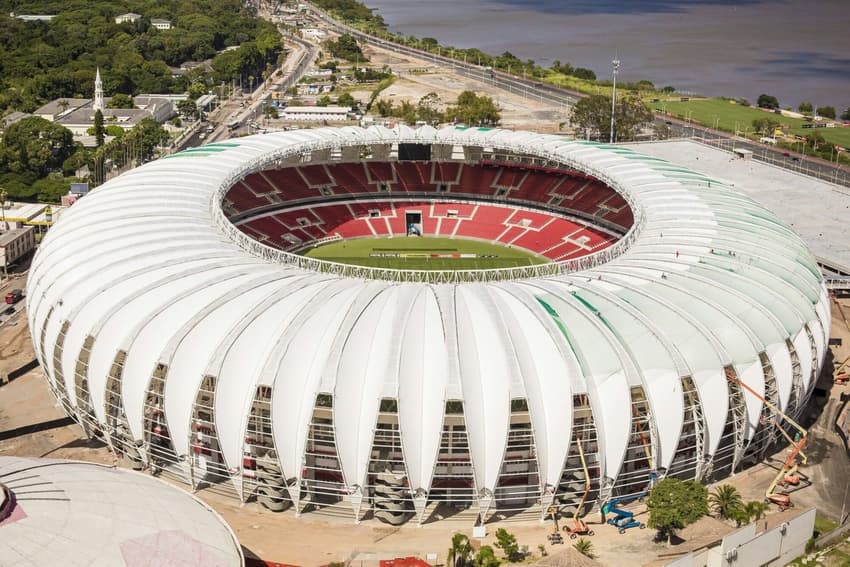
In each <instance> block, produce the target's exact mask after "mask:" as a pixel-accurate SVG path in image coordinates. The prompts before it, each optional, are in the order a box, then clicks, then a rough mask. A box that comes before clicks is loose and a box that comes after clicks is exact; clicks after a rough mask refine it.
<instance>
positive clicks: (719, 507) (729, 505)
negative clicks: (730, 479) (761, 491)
mask: <svg viewBox="0 0 850 567" xmlns="http://www.w3.org/2000/svg"><path fill="white" fill-rule="evenodd" d="M708 503H709V505H710V506H711V507H712V508H713V509H714V511H715V512H717V515H718V516H720V517H721V518H723V519H724V520H728V519H729V518H732V517H733V516H734V513H735V511H736V510H740V509H741V508H742V507H743V505H744V501H743V500H742V499H741V495H740V494H738V489H737V488H735V487H734V486H732V485H731V484H724V485H721V486H719V487H717V490H715V491H714V492H712V493H711V494H709V495H708Z"/></svg>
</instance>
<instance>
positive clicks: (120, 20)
mask: <svg viewBox="0 0 850 567" xmlns="http://www.w3.org/2000/svg"><path fill="white" fill-rule="evenodd" d="M141 19H142V15H141V14H135V13H133V12H127V13H126V14H121V15H120V16H115V23H116V24H126V23H128V22H129V23H131V24H135V23H136V22H138V21H139V20H141Z"/></svg>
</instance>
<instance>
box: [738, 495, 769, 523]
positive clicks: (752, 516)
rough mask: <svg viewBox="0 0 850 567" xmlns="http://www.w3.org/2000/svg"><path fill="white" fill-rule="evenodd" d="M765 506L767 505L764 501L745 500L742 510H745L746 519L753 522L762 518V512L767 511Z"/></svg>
mask: <svg viewBox="0 0 850 567" xmlns="http://www.w3.org/2000/svg"><path fill="white" fill-rule="evenodd" d="M767 508H768V506H767V503H766V502H762V501H761V500H753V501H752V502H747V504H746V506H744V511H746V513H747V516H748V519H749V520H750V521H751V522H755V521H757V520H761V519H762V518H764V513H765V512H767Z"/></svg>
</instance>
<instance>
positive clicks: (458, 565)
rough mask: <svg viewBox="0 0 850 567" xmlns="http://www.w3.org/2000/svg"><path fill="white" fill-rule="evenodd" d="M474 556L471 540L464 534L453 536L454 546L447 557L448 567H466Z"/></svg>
mask: <svg viewBox="0 0 850 567" xmlns="http://www.w3.org/2000/svg"><path fill="white" fill-rule="evenodd" d="M471 556H472V545H471V544H470V543H469V538H468V537H466V536H465V535H464V534H462V533H456V534H455V535H453V536H452V546H451V547H450V548H449V553H448V555H446V565H451V566H452V567H464V566H465V565H466V564H467V562H468V561H469V559H470V557H471Z"/></svg>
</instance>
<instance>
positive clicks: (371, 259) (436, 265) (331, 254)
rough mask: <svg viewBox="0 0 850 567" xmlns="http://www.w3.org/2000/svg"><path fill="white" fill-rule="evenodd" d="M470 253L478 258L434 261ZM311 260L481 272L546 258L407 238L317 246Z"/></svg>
mask: <svg viewBox="0 0 850 567" xmlns="http://www.w3.org/2000/svg"><path fill="white" fill-rule="evenodd" d="M432 254H438V255H441V256H449V255H452V254H471V255H474V256H475V257H467V258H451V257H442V258H434V257H431V255H432ZM304 255H305V256H308V257H310V258H318V259H320V260H328V261H331V262H339V263H342V264H354V265H357V266H369V267H375V268H395V269H403V270H482V269H490V268H513V267H515V266H531V265H533V264H544V263H546V262H548V260H547V259H546V258H541V257H539V256H535V255H533V254H531V253H529V252H526V251H525V250H520V249H517V248H508V247H507V246H503V245H500V244H491V243H489V242H480V241H478V240H466V239H462V238H438V237H431V236H426V237H407V236H396V237H393V238H387V237H383V238H357V239H354V240H343V241H337V242H332V243H330V244H325V245H324V246H318V247H316V248H313V249H311V250H309V251H308V252H305V253H304Z"/></svg>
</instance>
